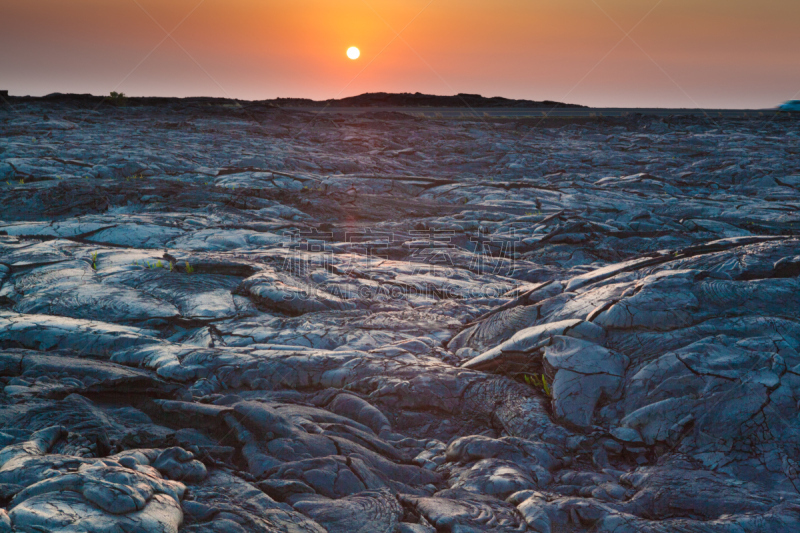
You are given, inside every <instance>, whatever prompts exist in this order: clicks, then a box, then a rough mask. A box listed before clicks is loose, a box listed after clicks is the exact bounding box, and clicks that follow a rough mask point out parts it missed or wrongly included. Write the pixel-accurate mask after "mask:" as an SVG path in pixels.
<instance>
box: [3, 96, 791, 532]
mask: <svg viewBox="0 0 800 533" xmlns="http://www.w3.org/2000/svg"><path fill="white" fill-rule="evenodd" d="M116 103H117V104H120V105H112V102H110V101H106V102H103V101H100V100H97V101H95V100H91V101H87V100H86V99H83V100H82V99H80V98H78V99H74V98H73V99H69V98H60V99H59V98H53V99H50V100H36V99H12V100H11V106H9V105H6V106H5V107H2V108H0V177H1V178H2V181H0V376H2V377H0V380H2V382H3V389H2V393H0V504H1V505H2V510H0V532H2V531H19V532H34V531H37V532H39V531H58V532H79V531H91V532H120V531H125V532H134V531H135V532H153V531H155V532H163V533H166V532H176V531H185V532H198V533H199V532H203V533H212V532H213V533H222V532H225V533H237V532H253V531H255V532H274V531H282V532H287V533H288V532H292V533H296V532H324V531H328V532H330V533H339V532H343V533H356V532H359V533H360V532H363V533H377V532H379V533H384V532H385V533H392V532H401V533H422V532H434V531H438V532H450V533H471V532H480V531H498V532H512V531H513V532H524V531H534V532H539V533H545V532H553V533H555V532H587V533H588V532H608V533H612V532H613V533H628V532H631V533H632V532H639V531H645V532H670V531H682V532H713V533H717V532H719V533H723V532H726V533H727V532H730V533H742V532H748V533H750V532H752V533H756V532H758V533H761V532H776V533H777V532H788V531H796V530H799V529H800V495H799V494H798V489H800V480H798V469H799V468H800V420H798V413H799V411H800V409H799V408H798V405H799V403H800V291H799V289H800V279H798V275H799V274H800V240H798V237H796V235H797V233H798V231H800V211H799V209H800V160H799V159H798V151H800V147H799V146H800V143H799V142H798V141H800V135H799V134H798V132H799V131H800V129H799V128H798V125H800V120H798V119H797V118H796V117H792V116H788V115H787V116H780V115H776V116H768V117H759V118H749V119H731V118H706V117H697V116H695V117H681V116H671V117H662V118H656V117H646V116H640V115H631V116H628V117H621V118H614V119H604V118H592V119H581V120H572V121H570V120H555V119H548V120H546V121H541V120H539V119H525V120H518V121H513V120H511V121H510V120H489V119H487V120H486V121H484V120H476V119H471V120H451V121H443V120H430V119H422V118H415V117H412V116H409V115H405V114H402V113H385V112H376V111H372V112H369V111H365V112H364V113H363V114H361V115H356V114H348V115H335V114H334V115H328V114H326V115H316V114H314V112H313V111H312V112H288V111H284V110H281V109H277V108H274V107H271V106H270V105H267V104H252V105H242V104H240V103H236V102H228V101H219V100H203V99H195V100H184V101H179V100H175V101H164V100H161V101H137V102H119V101H118V102H116ZM123 103H124V104H125V105H121V104H123Z"/></svg>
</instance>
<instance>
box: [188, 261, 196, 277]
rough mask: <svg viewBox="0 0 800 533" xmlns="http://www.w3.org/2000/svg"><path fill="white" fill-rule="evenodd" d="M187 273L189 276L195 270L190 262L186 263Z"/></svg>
mask: <svg viewBox="0 0 800 533" xmlns="http://www.w3.org/2000/svg"><path fill="white" fill-rule="evenodd" d="M186 273H187V274H192V273H194V268H192V265H190V264H189V261H186Z"/></svg>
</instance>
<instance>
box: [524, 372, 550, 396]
mask: <svg viewBox="0 0 800 533" xmlns="http://www.w3.org/2000/svg"><path fill="white" fill-rule="evenodd" d="M522 378H523V379H524V380H525V383H527V384H528V385H529V386H531V387H533V388H535V389H539V390H540V391H542V392H544V393H545V395H546V396H547V397H552V396H553V393H552V391H551V390H550V385H549V384H548V383H547V378H546V377H545V376H544V374H540V375H538V376H537V375H530V374H523V376H522Z"/></svg>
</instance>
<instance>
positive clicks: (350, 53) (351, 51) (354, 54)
mask: <svg viewBox="0 0 800 533" xmlns="http://www.w3.org/2000/svg"><path fill="white" fill-rule="evenodd" d="M360 55H361V50H359V49H358V48H356V47H355V46H351V47H350V48H348V49H347V57H349V58H350V59H358V58H359V56H360Z"/></svg>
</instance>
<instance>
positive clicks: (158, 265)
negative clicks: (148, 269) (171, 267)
mask: <svg viewBox="0 0 800 533" xmlns="http://www.w3.org/2000/svg"><path fill="white" fill-rule="evenodd" d="M156 268H164V263H162V262H161V260H160V259H159V260H158V261H156Z"/></svg>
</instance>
